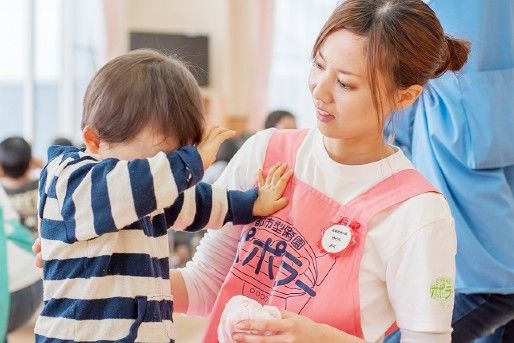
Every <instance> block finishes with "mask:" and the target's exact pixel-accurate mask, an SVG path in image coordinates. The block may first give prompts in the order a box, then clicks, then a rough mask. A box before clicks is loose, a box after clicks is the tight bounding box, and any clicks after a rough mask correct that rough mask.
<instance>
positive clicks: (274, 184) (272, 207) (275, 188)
mask: <svg viewBox="0 0 514 343" xmlns="http://www.w3.org/2000/svg"><path fill="white" fill-rule="evenodd" d="M286 168H287V165H286V164H283V163H277V164H275V165H274V166H273V167H271V169H270V171H269V173H268V176H267V177H266V179H264V176H263V175H262V170H259V179H258V185H259V196H258V198H257V200H256V201H255V205H254V207H253V215H254V216H269V215H271V214H273V213H275V212H277V211H278V210H281V209H282V208H284V207H286V206H287V204H288V199H287V198H285V197H283V196H282V195H283V194H284V191H285V190H286V186H287V182H288V181H289V179H290V178H291V176H292V175H293V171H292V170H288V171H287V172H286Z"/></svg>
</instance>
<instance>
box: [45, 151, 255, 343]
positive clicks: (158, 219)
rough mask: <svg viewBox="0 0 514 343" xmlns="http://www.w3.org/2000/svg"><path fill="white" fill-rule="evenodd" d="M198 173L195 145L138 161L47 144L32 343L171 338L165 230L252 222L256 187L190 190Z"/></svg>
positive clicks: (205, 186) (199, 186)
mask: <svg viewBox="0 0 514 343" xmlns="http://www.w3.org/2000/svg"><path fill="white" fill-rule="evenodd" d="M202 175H203V169H202V161H201V158H200V156H199V154H198V152H197V151H196V149H194V148H193V147H183V148H181V149H179V150H177V151H175V152H173V153H169V154H165V153H159V154H157V155H156V156H154V157H152V158H148V159H139V160H134V161H121V160H117V159H105V160H97V159H95V158H94V157H93V156H91V155H89V154H87V153H85V152H84V150H79V149H76V148H70V147H51V148H50V150H49V163H48V164H47V166H46V167H45V168H44V170H43V172H42V177H41V181H40V190H39V195H40V202H39V204H40V208H39V216H40V235H41V245H42V254H43V260H44V268H43V274H44V285H45V287H44V288H45V291H44V309H43V311H42V313H41V316H40V318H39V319H38V322H37V324H36V328H35V333H36V341H38V342H46V341H52V342H54V341H55V342H60V341H62V342H78V341H80V342H83V341H90V342H125V341H126V342H130V341H135V340H136V341H145V342H170V341H173V339H174V337H175V336H174V331H173V327H172V324H173V323H172V317H171V316H172V310H173V302H172V298H171V296H170V295H171V290H170V284H169V261H168V256H169V247H168V237H167V229H168V228H170V227H173V228H174V229H180V230H187V231H196V230H199V229H201V228H204V227H213V228H214V227H221V226H222V225H223V224H224V223H226V222H227V221H233V222H234V223H236V224H243V223H249V222H251V221H252V220H253V216H252V210H253V204H254V202H255V199H256V197H257V191H256V190H251V191H248V192H239V191H228V192H227V190H226V189H225V188H223V187H219V186H211V185H208V184H203V183H199V184H197V185H196V186H194V185H195V184H196V183H198V181H199V180H200V179H201V177H202Z"/></svg>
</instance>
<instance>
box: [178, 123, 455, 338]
mask: <svg viewBox="0 0 514 343" xmlns="http://www.w3.org/2000/svg"><path fill="white" fill-rule="evenodd" d="M272 133H273V129H270V130H266V131H262V132H259V133H257V134H256V135H255V136H253V137H251V138H250V139H248V141H247V142H246V143H245V145H244V146H243V147H242V148H241V150H240V151H239V152H238V153H237V154H236V156H235V157H234V158H233V159H232V161H231V162H230V163H229V165H228V166H227V168H226V169H225V171H224V173H223V174H222V175H221V177H220V178H219V180H218V181H217V183H219V184H223V185H226V186H228V187H229V188H233V189H243V190H244V189H248V188H250V187H251V186H252V185H253V183H254V182H255V179H256V175H257V171H258V170H259V168H260V167H261V166H262V164H263V162H264V157H265V152H266V147H267V143H268V141H269V138H270V136H271V134H272ZM412 168H413V167H412V165H411V163H410V162H409V161H408V159H407V158H406V157H405V156H404V154H403V153H402V152H401V150H399V149H398V151H397V152H396V153H394V154H393V155H391V156H389V157H387V158H385V159H383V160H381V161H378V162H373V163H369V164H365V165H342V164H339V163H337V162H335V161H333V160H332V159H331V158H330V157H329V155H328V153H327V152H326V150H325V148H324V145H323V140H322V135H321V133H320V132H319V131H318V130H317V129H312V130H310V131H309V133H308V134H307V136H306V138H305V140H304V142H303V144H302V146H301V147H300V149H299V152H298V156H297V160H296V165H295V170H294V172H295V176H296V177H297V178H299V179H300V180H302V181H304V182H305V183H307V184H309V185H310V186H312V187H313V188H316V189H318V190H319V191H321V192H322V193H325V194H326V195H328V196H329V197H331V198H332V199H335V200H337V201H338V202H340V203H341V204H343V203H347V202H348V201H350V200H352V199H353V198H355V197H356V196H358V195H359V194H361V193H363V192H364V191H366V190H368V189H369V188H371V187H372V186H373V185H375V184H377V183H378V182H380V181H381V180H383V179H385V178H387V177H388V176H390V175H392V174H393V173H396V172H398V171H401V170H404V169H412ZM240 233H241V227H234V226H232V225H230V224H227V225H226V226H225V227H224V228H223V229H222V230H219V231H209V232H208V233H207V234H206V235H205V237H204V239H203V240H202V242H201V243H200V246H199V248H198V250H197V253H196V255H195V257H194V258H193V260H192V262H190V263H189V264H188V265H187V267H186V268H185V269H182V270H181V271H182V275H183V276H184V279H185V282H186V287H187V291H188V295H189V309H188V313H191V314H201V315H206V314H208V313H209V312H210V310H211V309H212V306H213V304H214V301H215V299H216V296H217V293H218V291H219V289H220V288H221V284H222V282H223V281H224V279H225V276H226V275H227V274H228V272H229V269H230V267H231V265H232V262H233V260H234V256H235V254H236V250H237V244H238V239H239V236H240ZM455 253H456V236H455V230H454V221H453V218H452V215H451V212H450V209H449V207H448V204H447V202H446V201H445V199H444V197H443V196H442V195H440V194H435V193H427V194H422V195H418V196H416V197H414V198H411V199H409V200H407V201H405V202H403V203H401V204H400V205H397V206H394V207H392V208H390V209H388V210H386V211H384V212H382V213H380V214H379V215H377V216H375V217H374V218H373V219H372V220H371V221H370V223H369V228H368V237H367V239H366V243H365V247H364V253H363V257H362V262H361V267H360V278H359V290H360V308H361V321H362V329H363V332H364V338H365V339H366V341H370V342H376V341H381V339H382V335H383V333H384V332H385V331H386V330H387V328H388V327H389V326H390V325H391V324H392V323H393V322H394V321H395V320H396V322H397V324H398V326H399V327H400V329H401V330H402V333H405V335H404V336H405V337H403V338H402V341H404V339H405V338H406V337H409V341H412V342H423V341H425V342H426V340H423V339H422V338H421V337H426V334H430V333H440V334H439V335H436V336H438V337H439V338H438V339H437V340H435V338H434V340H431V342H449V339H450V333H451V325H450V324H451V317H452V310H453V296H454V293H453V284H454V278H455ZM412 332H415V333H416V332H419V335H416V334H413V333H412ZM416 337H418V338H419V339H416ZM425 339H426V338H425Z"/></svg>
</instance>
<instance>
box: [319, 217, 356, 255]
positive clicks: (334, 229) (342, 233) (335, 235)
mask: <svg viewBox="0 0 514 343" xmlns="http://www.w3.org/2000/svg"><path fill="white" fill-rule="evenodd" d="M351 241H352V230H351V229H350V228H349V227H348V226H346V225H340V224H337V225H333V226H331V227H329V228H328V229H326V230H325V232H324V233H323V236H322V238H321V247H322V248H323V250H325V251H326V252H327V253H329V254H337V253H340V252H342V251H343V250H344V249H346V248H347V247H348V245H350V242H351Z"/></svg>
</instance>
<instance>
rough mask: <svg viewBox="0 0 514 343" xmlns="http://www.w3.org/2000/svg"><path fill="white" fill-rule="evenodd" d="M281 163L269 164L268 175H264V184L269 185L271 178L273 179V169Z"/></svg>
mask: <svg viewBox="0 0 514 343" xmlns="http://www.w3.org/2000/svg"><path fill="white" fill-rule="evenodd" d="M281 165H282V163H280V162H278V163H275V164H274V165H273V166H271V168H270V170H269V171H268V176H266V184H267V185H270V184H271V180H272V179H273V175H274V174H275V171H276V170H277V169H278V168H279V167H280V166H281Z"/></svg>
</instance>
